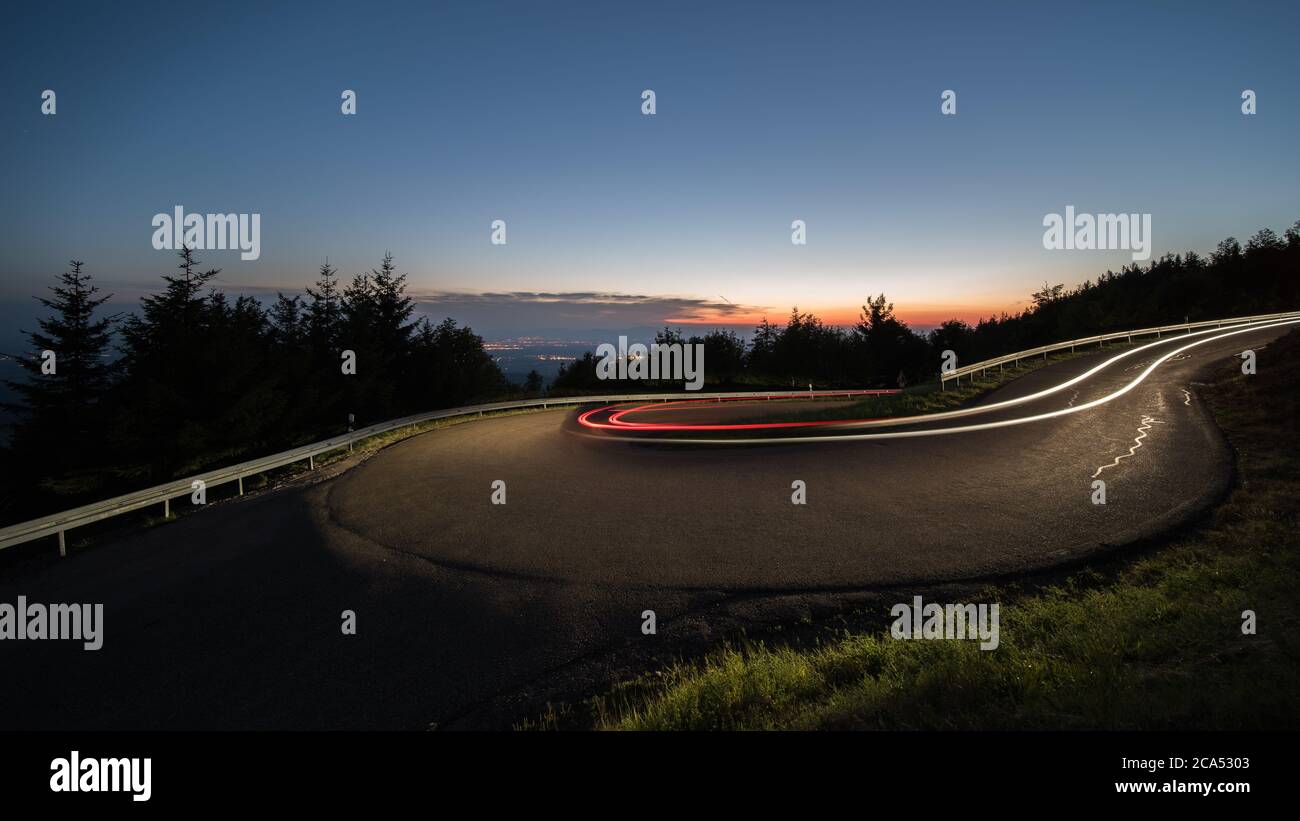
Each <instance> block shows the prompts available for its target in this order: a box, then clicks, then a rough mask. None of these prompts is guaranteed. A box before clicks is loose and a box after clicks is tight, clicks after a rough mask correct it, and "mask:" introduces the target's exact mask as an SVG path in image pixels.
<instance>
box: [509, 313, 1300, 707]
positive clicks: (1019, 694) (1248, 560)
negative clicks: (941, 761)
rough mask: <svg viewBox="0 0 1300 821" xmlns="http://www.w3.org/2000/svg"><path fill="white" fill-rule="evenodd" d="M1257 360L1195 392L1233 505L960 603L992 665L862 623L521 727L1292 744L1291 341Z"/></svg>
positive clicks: (1295, 494) (1299, 610) (975, 655)
mask: <svg viewBox="0 0 1300 821" xmlns="http://www.w3.org/2000/svg"><path fill="white" fill-rule="evenodd" d="M1257 353H1258V357H1259V372H1258V375H1256V376H1243V375H1242V374H1241V373H1240V371H1239V370H1238V366H1237V365H1236V364H1231V365H1227V366H1225V368H1224V370H1223V371H1222V372H1221V373H1219V374H1217V376H1216V379H1215V381H1214V383H1213V384H1212V385H1211V386H1207V387H1206V388H1205V389H1203V390H1201V391H1199V393H1200V394H1202V398H1204V399H1205V400H1206V401H1207V402H1208V403H1209V406H1210V408H1211V409H1212V410H1213V412H1214V414H1215V416H1216V418H1217V419H1218V421H1219V423H1220V425H1221V426H1222V428H1223V429H1224V431H1225V432H1226V433H1227V435H1228V438H1229V440H1230V442H1231V444H1232V446H1233V448H1234V450H1235V451H1236V455H1237V462H1238V482H1237V485H1236V487H1235V488H1234V490H1233V491H1232V492H1231V494H1230V496H1229V498H1228V499H1227V500H1226V501H1225V502H1224V503H1223V504H1222V505H1221V506H1219V507H1218V508H1217V509H1216V510H1215V511H1214V512H1213V513H1212V514H1211V516H1210V517H1209V518H1208V519H1207V521H1205V522H1204V523H1202V524H1201V525H1199V526H1197V527H1195V528H1194V529H1192V530H1190V531H1188V532H1186V533H1185V534H1184V535H1182V536H1179V537H1177V538H1175V539H1173V540H1171V541H1169V542H1167V543H1166V544H1163V545H1160V546H1157V547H1153V548H1150V549H1145V550H1140V551H1138V552H1137V553H1136V555H1134V556H1132V557H1129V558H1116V559H1112V560H1109V561H1106V562H1102V563H1101V564H1100V566H1098V567H1096V568H1088V569H1083V570H1080V571H1077V572H1074V573H1072V574H1070V575H1069V576H1067V577H1065V579H1064V580H1063V581H1057V582H1054V583H1039V584H1033V583H1020V584H998V585H992V586H989V587H988V588H987V589H986V590H985V591H984V592H983V593H982V594H980V595H978V596H977V597H973V598H969V597H968V598H964V600H965V601H985V602H1001V605H1002V607H1001V644H1000V646H999V647H998V649H996V650H993V651H988V652H984V651H981V650H979V648H978V643H977V642H973V641H901V640H894V639H892V638H890V636H889V631H888V624H889V622H890V619H889V617H888V614H887V612H882V613H880V614H879V619H878V620H876V619H875V615H874V614H867V617H868V621H867V622H865V623H875V624H878V627H876V628H875V629H872V630H868V631H866V632H858V633H850V632H847V631H846V632H844V633H842V634H840V635H830V636H825V635H824V636H823V638H822V639H821V640H819V641H817V642H815V643H813V644H812V645H811V646H801V645H798V644H790V643H785V642H778V641H769V642H761V641H744V640H742V641H738V642H732V643H731V644H729V645H727V646H725V647H723V648H722V649H720V650H717V651H716V652H714V653H712V654H710V655H708V656H706V657H705V658H703V659H701V660H697V661H682V662H679V663H677V664H674V665H672V666H670V667H669V668H667V669H665V670H661V671H657V672H654V673H650V674H646V675H643V676H641V677H639V678H637V679H635V680H633V681H629V682H626V683H624V684H622V685H620V686H618V687H615V688H614V689H612V690H611V691H609V692H607V693H604V694H602V695H599V696H597V697H595V698H592V699H589V700H587V701H586V702H582V703H577V704H572V705H564V706H560V707H555V708H551V709H550V710H548V711H547V713H546V714H544V715H542V716H540V717H537V718H535V719H532V720H529V721H526V722H524V723H523V724H522V725H520V727H521V728H524V729H539V728H541V729H546V728H569V727H589V728H599V729H642V730H665V729H1049V728H1050V729H1108V730H1122V729H1174V728H1179V729H1192V728H1197V729H1201V728H1203V729H1280V728H1296V727H1300V539H1298V537H1297V535H1296V533H1297V529H1296V528H1297V523H1298V522H1297V520H1298V519H1300V367H1297V365H1296V364H1295V363H1296V362H1297V361H1300V332H1296V331H1293V332H1291V333H1290V334H1288V335H1287V336H1286V337H1283V338H1282V339H1279V340H1278V341H1276V342H1274V343H1272V344H1271V345H1269V346H1268V347H1266V348H1263V349H1261V350H1259V351H1258V352H1257ZM1058 578H1059V577H1058ZM899 595H900V597H902V598H901V599H900V600H902V599H905V598H908V597H909V596H910V594H908V596H903V594H901V593H900V594H899ZM1246 610H1252V611H1254V613H1255V614H1256V617H1257V619H1258V623H1257V630H1258V633H1257V634H1256V635H1245V634H1244V633H1243V611H1246Z"/></svg>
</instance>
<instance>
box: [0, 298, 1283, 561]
mask: <svg viewBox="0 0 1300 821" xmlns="http://www.w3.org/2000/svg"><path fill="white" fill-rule="evenodd" d="M1291 317H1300V311H1292V312H1289V313H1281V314H1263V315H1260V316H1250V317H1236V318H1233V319H1217V320H1216V319H1211V320H1206V321H1203V322H1184V323H1182V324H1180V325H1164V326H1161V327H1159V328H1143V329H1140V330H1135V331H1118V332H1115V333H1109V334H1101V335H1099V336H1090V337H1086V338H1084V339H1072V340H1069V341H1068V342H1058V343H1056V344H1055V345H1044V346H1042V347H1039V348H1032V349H1030V350H1027V351H1019V352H1018V353H1014V354H1008V355H1006V356H1002V357H998V358H996V359H987V360H984V361H983V362H976V363H975V364H973V365H967V366H965V367H963V368H958V369H955V370H953V371H951V372H949V373H946V374H945V373H940V375H939V377H940V379H939V382H940V387H946V386H947V382H948V380H952V379H956V380H958V384H960V379H961V377H963V376H968V375H970V374H973V373H975V372H976V371H980V372H984V371H987V370H989V369H990V368H994V367H999V368H1000V367H1002V366H1004V365H1006V364H1007V363H1019V361H1020V360H1021V359H1028V358H1030V357H1033V356H1038V355H1040V354H1041V355H1044V356H1046V354H1048V353H1051V352H1053V351H1060V350H1064V349H1066V348H1070V349H1071V350H1073V349H1074V348H1075V347H1077V346H1080V345H1088V344H1092V343H1100V344H1105V343H1106V342H1107V341H1108V340H1112V339H1121V338H1128V339H1130V340H1131V339H1132V338H1133V337H1135V336H1149V335H1152V334H1154V335H1156V336H1160V335H1161V334H1163V333H1166V332H1172V331H1180V330H1185V331H1187V332H1189V333H1190V332H1191V329H1192V328H1205V327H1210V326H1218V327H1224V326H1232V325H1240V324H1244V323H1250V322H1259V321H1263V320H1268V319H1287V318H1291ZM858 393H878V391H870V390H866V389H863V390H849V391H820V392H814V391H739V392H724V393H702V392H700V393H697V392H691V393H690V394H682V393H649V394H647V393H634V394H620V395H614V396H570V397H548V398H546V399H521V400H514V401H509V402H492V403H489V404H485V405H470V406H467V407H462V408H449V409H447V410H440V411H431V412H429V413H419V414H415V415H413V416H405V417H403V418H401V419H394V420H391V421H388V422H380V423H379V424H376V425H371V426H369V427H366V428H360V429H358V430H355V431H350V432H348V433H345V434H342V435H340V436H335V437H333V438H331V439H325V440H323V441H321V442H316V443H314V444H310V445H303V446H302V447H299V448H295V449H293V450H287V451H284V452H282V453H276V454H273V455H271V456H264V457H262V458H260V459H253V460H251V461H248V462H241V463H239V464H237V465H230V466H229V467H224V468H218V469H216V470H211V471H208V472H207V473H201V474H198V475H197V476H191V477H189V478H186V479H177V480H176V481H174V482H168V483H166V484H162V485H156V486H154V487H151V488H146V489H144V490H137V491H135V492H134V493H127V494H125V495H122V496H115V497H113V498H112V499H106V500H104V501H102V502H95V503H93V504H89V505H83V506H82V507H77V508H73V509H71V510H65V511H63V512H62V513H55V514H52V515H50V516H46V517H44V518H41V519H33V520H32V521H29V522H22V523H19V524H16V525H10V526H9V527H5V528H0V550H2V549H4V548H6V547H12V546H14V545H18V544H23V543H25V542H30V541H34V540H36V539H40V538H42V537H45V536H56V535H57V536H58V541H59V555H60V556H64V555H67V544H66V540H65V537H64V534H65V533H66V532H67V531H68V530H71V529H72V528H74V527H83V526H85V525H88V524H93V523H94V522H98V521H102V520H103V519H108V518H111V517H113V516H119V515H121V514H123V513H130V512H132V511H135V510H140V509H141V508H145V507H149V506H150V505H158V504H161V505H162V506H163V515H164V516H165V517H166V516H170V513H171V500H172V499H176V498H179V497H182V496H188V495H190V494H191V493H192V492H193V491H194V489H195V483H196V482H202V483H203V485H202V486H203V487H204V488H208V487H215V486H217V485H223V484H229V483H230V482H236V483H238V484H239V493H240V495H243V492H244V479H245V478H247V477H249V476H256V475H258V474H260V473H266V472H267V471H270V470H275V469H276V468H281V467H285V466H286V465H291V464H293V463H295V462H304V461H305V462H307V464H308V467H309V468H314V467H315V459H316V457H317V456H322V455H324V454H326V453H330V452H332V451H336V450H341V449H342V448H349V449H351V447H352V446H353V445H355V444H356V443H357V442H360V441H362V440H364V439H369V438H370V437H372V436H377V435H379V434H381V433H388V432H390V431H394V430H400V429H401V428H404V427H413V426H416V425H421V424H424V423H426V422H433V421H436V420H439V419H450V418H453V417H457V416H474V415H478V416H482V415H483V414H484V413H489V412H491V411H501V410H514V409H520V408H537V407H540V408H549V407H551V406H552V405H559V406H565V405H581V404H589V403H595V402H632V401H637V400H652V401H654V400H670V399H682V398H687V397H689V398H692V399H710V398H711V399H719V400H721V399H726V398H738V399H743V398H745V397H752V398H754V399H793V398H803V397H806V396H809V395H810V394H811V395H813V396H819V395H820V396H826V395H839V396H843V395H852V394H858Z"/></svg>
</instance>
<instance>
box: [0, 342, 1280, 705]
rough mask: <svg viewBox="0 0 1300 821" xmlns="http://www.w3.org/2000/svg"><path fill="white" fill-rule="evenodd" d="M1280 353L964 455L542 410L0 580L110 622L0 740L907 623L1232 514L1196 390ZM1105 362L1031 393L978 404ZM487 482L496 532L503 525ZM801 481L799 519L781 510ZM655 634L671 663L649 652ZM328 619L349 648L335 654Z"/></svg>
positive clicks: (475, 691)
mask: <svg viewBox="0 0 1300 821" xmlns="http://www.w3.org/2000/svg"><path fill="white" fill-rule="evenodd" d="M1286 330H1287V329H1286V328H1284V329H1271V330H1259V331H1252V332H1250V333H1248V334H1242V335H1238V336H1234V337H1231V338H1229V339H1224V340H1220V341H1216V342H1210V343H1208V344H1204V345H1200V346H1198V347H1196V348H1195V349H1192V350H1190V351H1188V352H1187V353H1186V354H1183V355H1180V356H1178V357H1175V358H1173V359H1171V360H1169V361H1167V362H1165V363H1164V364H1162V365H1160V366H1159V367H1158V368H1156V369H1155V370H1154V371H1152V372H1151V373H1150V375H1149V376H1147V377H1146V379H1145V380H1144V381H1142V382H1141V384H1139V385H1137V386H1136V387H1135V388H1133V389H1132V390H1130V391H1129V392H1127V393H1125V394H1124V395H1122V396H1120V397H1118V398H1115V399H1113V400H1112V401H1109V402H1106V403H1104V404H1101V405H1098V406H1097V407H1094V408H1090V409H1088V410H1085V411H1082V412H1079V413H1070V414H1066V415H1060V416H1055V417H1052V418H1048V419H1043V420H1039V421H1033V422H1029V423H1026V424H1012V425H1008V426H1005V427H997V428H992V429H985V430H975V431H970V432H963V433H957V434H951V435H930V436H922V437H915V438H901V439H872V440H865V441H826V442H813V443H793V442H792V443H777V444H762V445H749V446H737V445H714V446H689V447H688V446H681V445H671V444H663V443H654V442H645V441H622V440H617V439H613V438H611V437H610V436H607V435H602V434H604V433H605V432H597V433H595V434H594V435H593V434H592V433H591V432H590V431H587V430H586V429H584V428H582V427H581V426H579V425H577V424H576V423H575V417H576V416H577V414H576V412H563V411H552V412H549V413H536V414H527V415H518V416H509V417H501V418H495V419H485V420H481V421H474V422H470V423H466V424H462V425H458V426H454V427H451V428H447V429H444V430H439V431H436V432H433V433H428V434H424V435H421V436H417V437H414V438H412V439H410V440H407V441H405V442H402V443H400V444H397V445H395V446H392V447H389V448H387V449H385V450H383V451H381V452H380V453H378V454H376V455H374V456H373V457H371V458H369V459H368V460H365V461H363V462H361V463H360V464H357V465H355V466H352V467H351V468H350V469H348V470H336V475H334V476H332V477H329V478H324V479H323V480H322V481H319V482H317V483H315V484H311V485H309V486H302V487H290V488H285V489H282V490H279V491H274V492H269V493H265V494H262V495H259V496H253V497H249V498H245V499H243V500H240V501H238V502H232V503H225V504H214V505H210V506H209V508H207V509H205V510H202V511H199V512H197V513H194V514H193V515H189V516H186V517H184V518H182V519H180V520H179V521H176V522H174V523H169V524H167V525H165V526H162V527H157V528H153V529H150V530H147V531H140V532H136V533H133V534H130V535H127V536H123V537H121V538H119V539H118V540H116V541H115V542H114V543H111V544H104V545H101V546H97V547H96V548H95V549H94V550H90V551H85V552H83V553H81V554H79V555H73V556H72V557H71V558H69V559H67V560H65V561H62V562H59V563H58V564H56V565H51V566H47V567H40V568H29V569H26V570H22V569H20V571H19V572H18V573H16V574H10V575H9V576H8V577H7V578H4V579H0V601H3V602H10V603H12V602H14V601H15V599H16V596H17V595H19V594H22V595H25V596H27V597H28V599H29V600H33V601H45V602H56V601H57V602H65V601H70V602H103V603H104V605H105V638H104V646H103V649H101V650H99V651H96V652H87V651H84V650H81V649H80V644H79V643H75V642H51V641H44V642H41V641H21V642H20V641H5V642H3V643H0V669H3V670H4V671H5V674H4V676H3V677H0V727H3V728H5V729H23V728H37V729H54V728H59V729H88V728H131V729H137V728H138V729H149V728H246V727H255V728H423V727H426V726H430V725H431V724H437V725H439V726H445V725H446V724H447V723H448V722H449V721H450V722H451V723H452V724H453V725H454V724H456V723H457V722H456V719H458V717H463V716H464V715H466V714H467V713H472V712H473V711H474V710H475V709H476V705H478V706H481V705H484V704H490V703H491V702H493V701H494V700H497V699H499V698H501V697H502V694H506V693H512V692H515V691H517V690H518V689H519V688H521V687H526V686H527V685H528V683H529V682H531V681H536V680H539V679H542V678H545V677H547V676H549V675H552V674H555V673H556V671H563V670H565V669H568V668H571V667H572V666H573V665H574V664H575V663H579V662H583V663H587V664H588V666H590V664H591V661H592V660H593V659H599V658H600V657H601V654H602V653H604V652H606V651H607V650H609V649H610V648H617V647H630V646H634V645H637V646H640V645H644V644H646V643H654V642H660V641H667V639H666V636H668V635H671V633H672V631H671V630H669V629H665V627H666V626H667V625H671V624H672V623H673V621H674V620H686V619H689V618H691V617H692V615H693V614H698V613H699V612H701V610H702V609H705V608H708V607H710V606H712V605H714V604H715V603H717V602H718V601H720V600H724V599H727V598H728V597H735V596H742V597H747V598H756V597H757V598H761V597H762V596H764V595H773V596H775V595H777V594H784V595H785V596H787V599H786V600H789V598H788V597H791V596H793V597H798V596H801V595H826V594H827V593H828V592H833V591H851V590H862V589H879V588H891V589H893V590H898V591H903V595H906V590H907V589H908V588H909V586H918V587H920V586H925V585H933V584H935V583H936V582H942V581H946V580H969V579H978V578H985V577H990V576H997V575H1002V574H1014V573H1020V572H1025V571H1030V570H1035V569H1042V568H1046V567H1050V566H1053V565H1056V564H1059V563H1061V562H1064V561H1069V560H1075V559H1080V558H1086V557H1088V556H1090V555H1092V554H1095V553H1097V552H1099V551H1103V550H1107V549H1112V548H1115V547H1117V546H1122V545H1124V544H1127V543H1131V542H1133V541H1135V540H1139V539H1142V538H1145V537H1149V536H1152V535H1154V534H1158V533H1159V532H1161V531H1162V530H1165V529H1167V528H1169V527H1171V526H1173V525H1175V524H1178V523H1180V522H1183V521H1186V520H1188V519H1189V518H1191V517H1193V516H1195V515H1196V514H1198V513H1200V512H1203V511H1204V510H1205V509H1206V508H1207V507H1208V506H1210V505H1212V504H1213V503H1214V502H1215V501H1216V500H1217V499H1218V498H1220V497H1221V495H1222V494H1223V493H1224V491H1225V490H1226V489H1227V487H1228V484H1229V482H1230V479H1231V464H1232V458H1231V453H1230V451H1229V449H1228V448H1227V446H1226V443H1225V442H1224V440H1223V438H1222V436H1221V434H1220V433H1219V431H1218V429H1217V427H1216V426H1215V425H1214V423H1213V421H1212V419H1211V417H1210V416H1209V414H1208V412H1207V411H1206V409H1205V408H1204V407H1203V406H1202V404H1201V402H1200V400H1199V397H1198V394H1197V386H1196V380H1197V378H1198V375H1199V374H1200V373H1202V372H1203V371H1204V370H1205V369H1206V368H1208V367H1209V366H1211V365H1212V364H1213V363H1222V362H1223V361H1224V360H1225V359H1229V358H1235V357H1237V356H1238V355H1239V354H1240V352H1241V351H1242V350H1243V349H1245V348H1248V347H1259V346H1262V345H1263V344H1265V343H1266V342H1267V341H1268V340H1269V339H1272V338H1274V337H1276V336H1278V335H1280V334H1281V333H1284V332H1285V331H1286ZM1183 344H1186V340H1184V339H1182V338H1172V339H1170V340H1168V341H1167V342H1165V343H1163V344H1162V345H1161V346H1158V347H1157V348H1154V349H1151V350H1149V351H1144V352H1142V353H1141V354H1140V355H1135V356H1133V357H1130V358H1129V359H1128V360H1126V361H1124V362H1122V363H1117V364H1115V365H1112V366H1111V367H1109V368H1107V369H1105V370H1103V371H1101V372H1100V373H1098V374H1096V375H1094V376H1092V377H1090V378H1089V379H1087V380H1085V381H1083V382H1081V383H1079V384H1078V385H1075V386H1072V387H1071V388H1069V389H1066V390H1063V391H1060V392H1057V393H1054V394H1052V395H1049V396H1046V397H1043V398H1041V399H1038V400H1036V401H1034V402H1030V403H1025V404H1021V405H1017V406H1014V407H1011V408H1004V409H1001V410H996V411H993V412H990V413H987V414H981V415H977V416H971V417H968V418H963V419H961V420H957V421H955V422H945V423H943V424H942V425H940V424H934V425H930V426H925V425H923V426H920V427H913V428H912V429H913V430H925V429H926V428H927V427H930V428H934V427H945V426H947V427H951V426H953V425H954V424H961V425H967V424H983V423H989V422H997V421H1007V420H1014V419H1017V418H1023V417H1026V416H1033V415H1037V414H1042V413H1048V412H1052V411H1055V410H1060V409H1064V408H1067V407H1074V406H1077V405H1081V404H1085V403H1087V402H1089V401H1091V400H1093V399H1096V398H1098V397H1102V396H1105V395H1107V394H1110V393H1112V392H1114V391H1115V390H1116V389H1118V388H1119V387H1121V386H1123V385H1125V384H1128V383H1129V382H1131V381H1132V380H1133V379H1134V378H1135V377H1136V376H1137V375H1139V374H1140V373H1141V372H1142V370H1143V367H1142V366H1143V365H1145V364H1149V363H1150V362H1152V361H1153V360H1154V359H1155V358H1156V357H1157V356H1159V355H1161V354H1164V353H1167V352H1168V351H1169V350H1172V349H1173V348H1174V347H1178V346H1180V345H1183ZM1114 353H1115V351H1113V350H1102V351H1098V352H1097V353H1095V354H1092V355H1089V356H1085V357H1081V358H1078V359H1074V360H1070V361H1068V362H1063V363H1059V364H1055V365H1051V366H1048V367H1045V368H1042V369H1040V370H1038V371H1035V372H1033V373H1031V374H1029V375H1027V376H1025V377H1023V378H1021V379H1019V380H1016V381H1015V382H1013V383H1011V384H1010V385H1008V386H1007V387H1005V388H1003V389H1001V390H999V391H997V392H996V393H995V394H993V395H991V396H989V397H988V398H987V399H986V400H985V402H984V403H983V404H991V403H997V402H1001V401H1005V400H1007V399H1011V398H1016V397H1021V396H1027V395H1030V394H1033V393H1036V392H1038V391H1041V390H1043V389H1044V388H1046V387H1049V386H1052V385H1056V384H1059V383H1060V382H1062V381H1064V380H1066V379H1069V378H1071V377H1073V376H1075V375H1077V374H1080V373H1083V372H1085V371H1086V370H1088V369H1090V368H1092V367H1094V366H1095V365H1097V364H1098V363H1099V362H1100V361H1102V360H1103V359H1104V358H1106V357H1109V356H1111V355H1113V354H1114ZM737 413H742V414H743V411H738V410H733V409H730V408H728V409H725V410H722V411H719V410H716V409H713V410H711V409H709V408H706V407H701V408H698V409H690V410H686V411H681V410H675V411H668V410H662V411H655V412H650V413H646V414H644V415H642V416H640V417H638V419H639V420H642V421H655V420H656V419H667V418H671V419H672V421H674V422H683V421H686V422H692V421H694V422H702V423H707V422H710V421H716V420H717V419H720V418H734V416H735V415H736V414H737ZM656 414H658V416H657V415H656ZM875 432H881V431H877V429H874V428H872V429H867V430H860V431H855V433H859V434H863V433H875ZM839 433H844V431H840V432H839ZM1135 444H1137V445H1138V447H1136V448H1135ZM1126 454H1128V455H1126ZM1117 457H1122V458H1118V459H1117ZM1099 470H1100V473H1099V472H1098V471H1099ZM1094 478H1100V479H1103V480H1105V481H1106V483H1107V503H1106V504H1105V505H1104V506H1101V505H1094V504H1093V503H1092V501H1091V496H1092V493H1093V488H1092V482H1093V480H1094ZM496 480H502V481H504V482H505V483H506V502H507V503H506V504H505V505H494V504H492V502H491V495H492V483H493V482H494V481H496ZM795 480H802V481H803V482H804V483H806V487H807V504H806V505H794V504H792V503H791V493H792V491H791V483H792V482H793V481H795ZM900 600H901V599H900ZM646 609H653V610H655V612H656V614H657V616H658V619H659V621H660V626H661V632H660V635H658V636H643V635H642V633H641V629H640V628H641V613H642V611H643V610H646ZM344 610H353V611H355V612H356V614H357V626H358V631H357V635H355V636H345V635H342V632H341V630H340V623H341V613H342V611H344ZM595 667H596V669H598V670H599V669H601V667H600V664H599V663H597V664H596V665H595Z"/></svg>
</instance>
